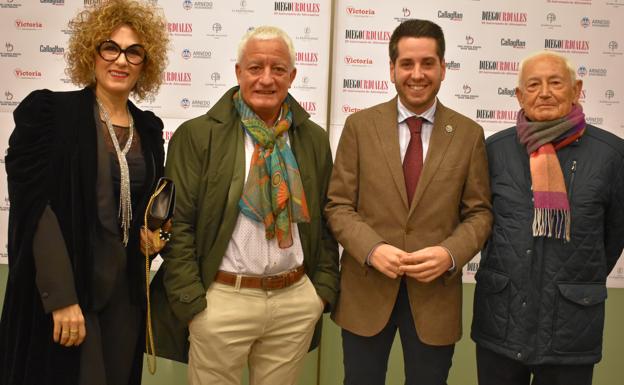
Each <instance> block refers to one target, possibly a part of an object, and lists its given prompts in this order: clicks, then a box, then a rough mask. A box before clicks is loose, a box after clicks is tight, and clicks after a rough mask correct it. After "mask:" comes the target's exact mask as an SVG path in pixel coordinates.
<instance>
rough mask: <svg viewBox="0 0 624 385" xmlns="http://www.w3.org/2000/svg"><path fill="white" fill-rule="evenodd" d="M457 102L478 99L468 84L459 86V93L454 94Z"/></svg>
mask: <svg viewBox="0 0 624 385" xmlns="http://www.w3.org/2000/svg"><path fill="white" fill-rule="evenodd" d="M455 97H456V98H457V99H458V100H475V99H478V98H479V95H478V94H477V93H475V92H473V90H472V87H471V86H470V85H469V84H464V85H463V86H461V89H460V92H459V93H456V94H455Z"/></svg>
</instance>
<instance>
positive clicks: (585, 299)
mask: <svg viewBox="0 0 624 385" xmlns="http://www.w3.org/2000/svg"><path fill="white" fill-rule="evenodd" d="M583 303H584V304H585V305H587V304H588V303H589V298H587V297H585V298H583Z"/></svg>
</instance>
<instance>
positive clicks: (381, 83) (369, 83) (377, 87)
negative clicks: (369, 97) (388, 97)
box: [342, 79, 390, 94]
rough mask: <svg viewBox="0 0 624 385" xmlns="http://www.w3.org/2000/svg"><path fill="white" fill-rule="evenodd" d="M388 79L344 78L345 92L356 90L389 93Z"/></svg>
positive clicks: (370, 92)
mask: <svg viewBox="0 0 624 385" xmlns="http://www.w3.org/2000/svg"><path fill="white" fill-rule="evenodd" d="M388 83H389V82H388V81H387V80H373V79H342V91H343V92H356V93H367V94H387V93H388V92H389V88H390V87H389V84H388Z"/></svg>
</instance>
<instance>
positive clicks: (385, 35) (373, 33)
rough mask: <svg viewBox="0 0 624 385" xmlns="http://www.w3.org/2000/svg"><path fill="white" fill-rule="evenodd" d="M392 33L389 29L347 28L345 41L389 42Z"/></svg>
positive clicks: (365, 42)
mask: <svg viewBox="0 0 624 385" xmlns="http://www.w3.org/2000/svg"><path fill="white" fill-rule="evenodd" d="M391 35H392V32H389V31H378V30H366V29H345V33H344V37H345V42H347V43H363V44H387V43H388V42H389V41H390V36H391Z"/></svg>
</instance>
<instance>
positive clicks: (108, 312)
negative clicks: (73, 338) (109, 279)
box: [79, 272, 145, 385]
mask: <svg viewBox="0 0 624 385" xmlns="http://www.w3.org/2000/svg"><path fill="white" fill-rule="evenodd" d="M84 317H85V326H86V329H87V337H86V338H85V340H84V342H83V343H82V345H80V361H81V362H80V381H79V384H80V385H139V384H140V383H141V374H142V368H143V349H142V348H143V344H144V343H145V338H144V337H143V338H141V337H142V336H144V331H143V326H142V325H143V315H142V312H141V309H140V307H138V306H137V305H134V304H132V303H131V302H130V295H129V291H128V279H127V277H126V273H125V272H120V273H119V274H118V276H117V280H116V282H115V287H114V290H113V294H112V295H111V298H110V299H109V302H108V304H107V305H106V306H105V307H104V309H102V310H101V311H100V312H97V313H95V312H87V313H85V314H84Z"/></svg>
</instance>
